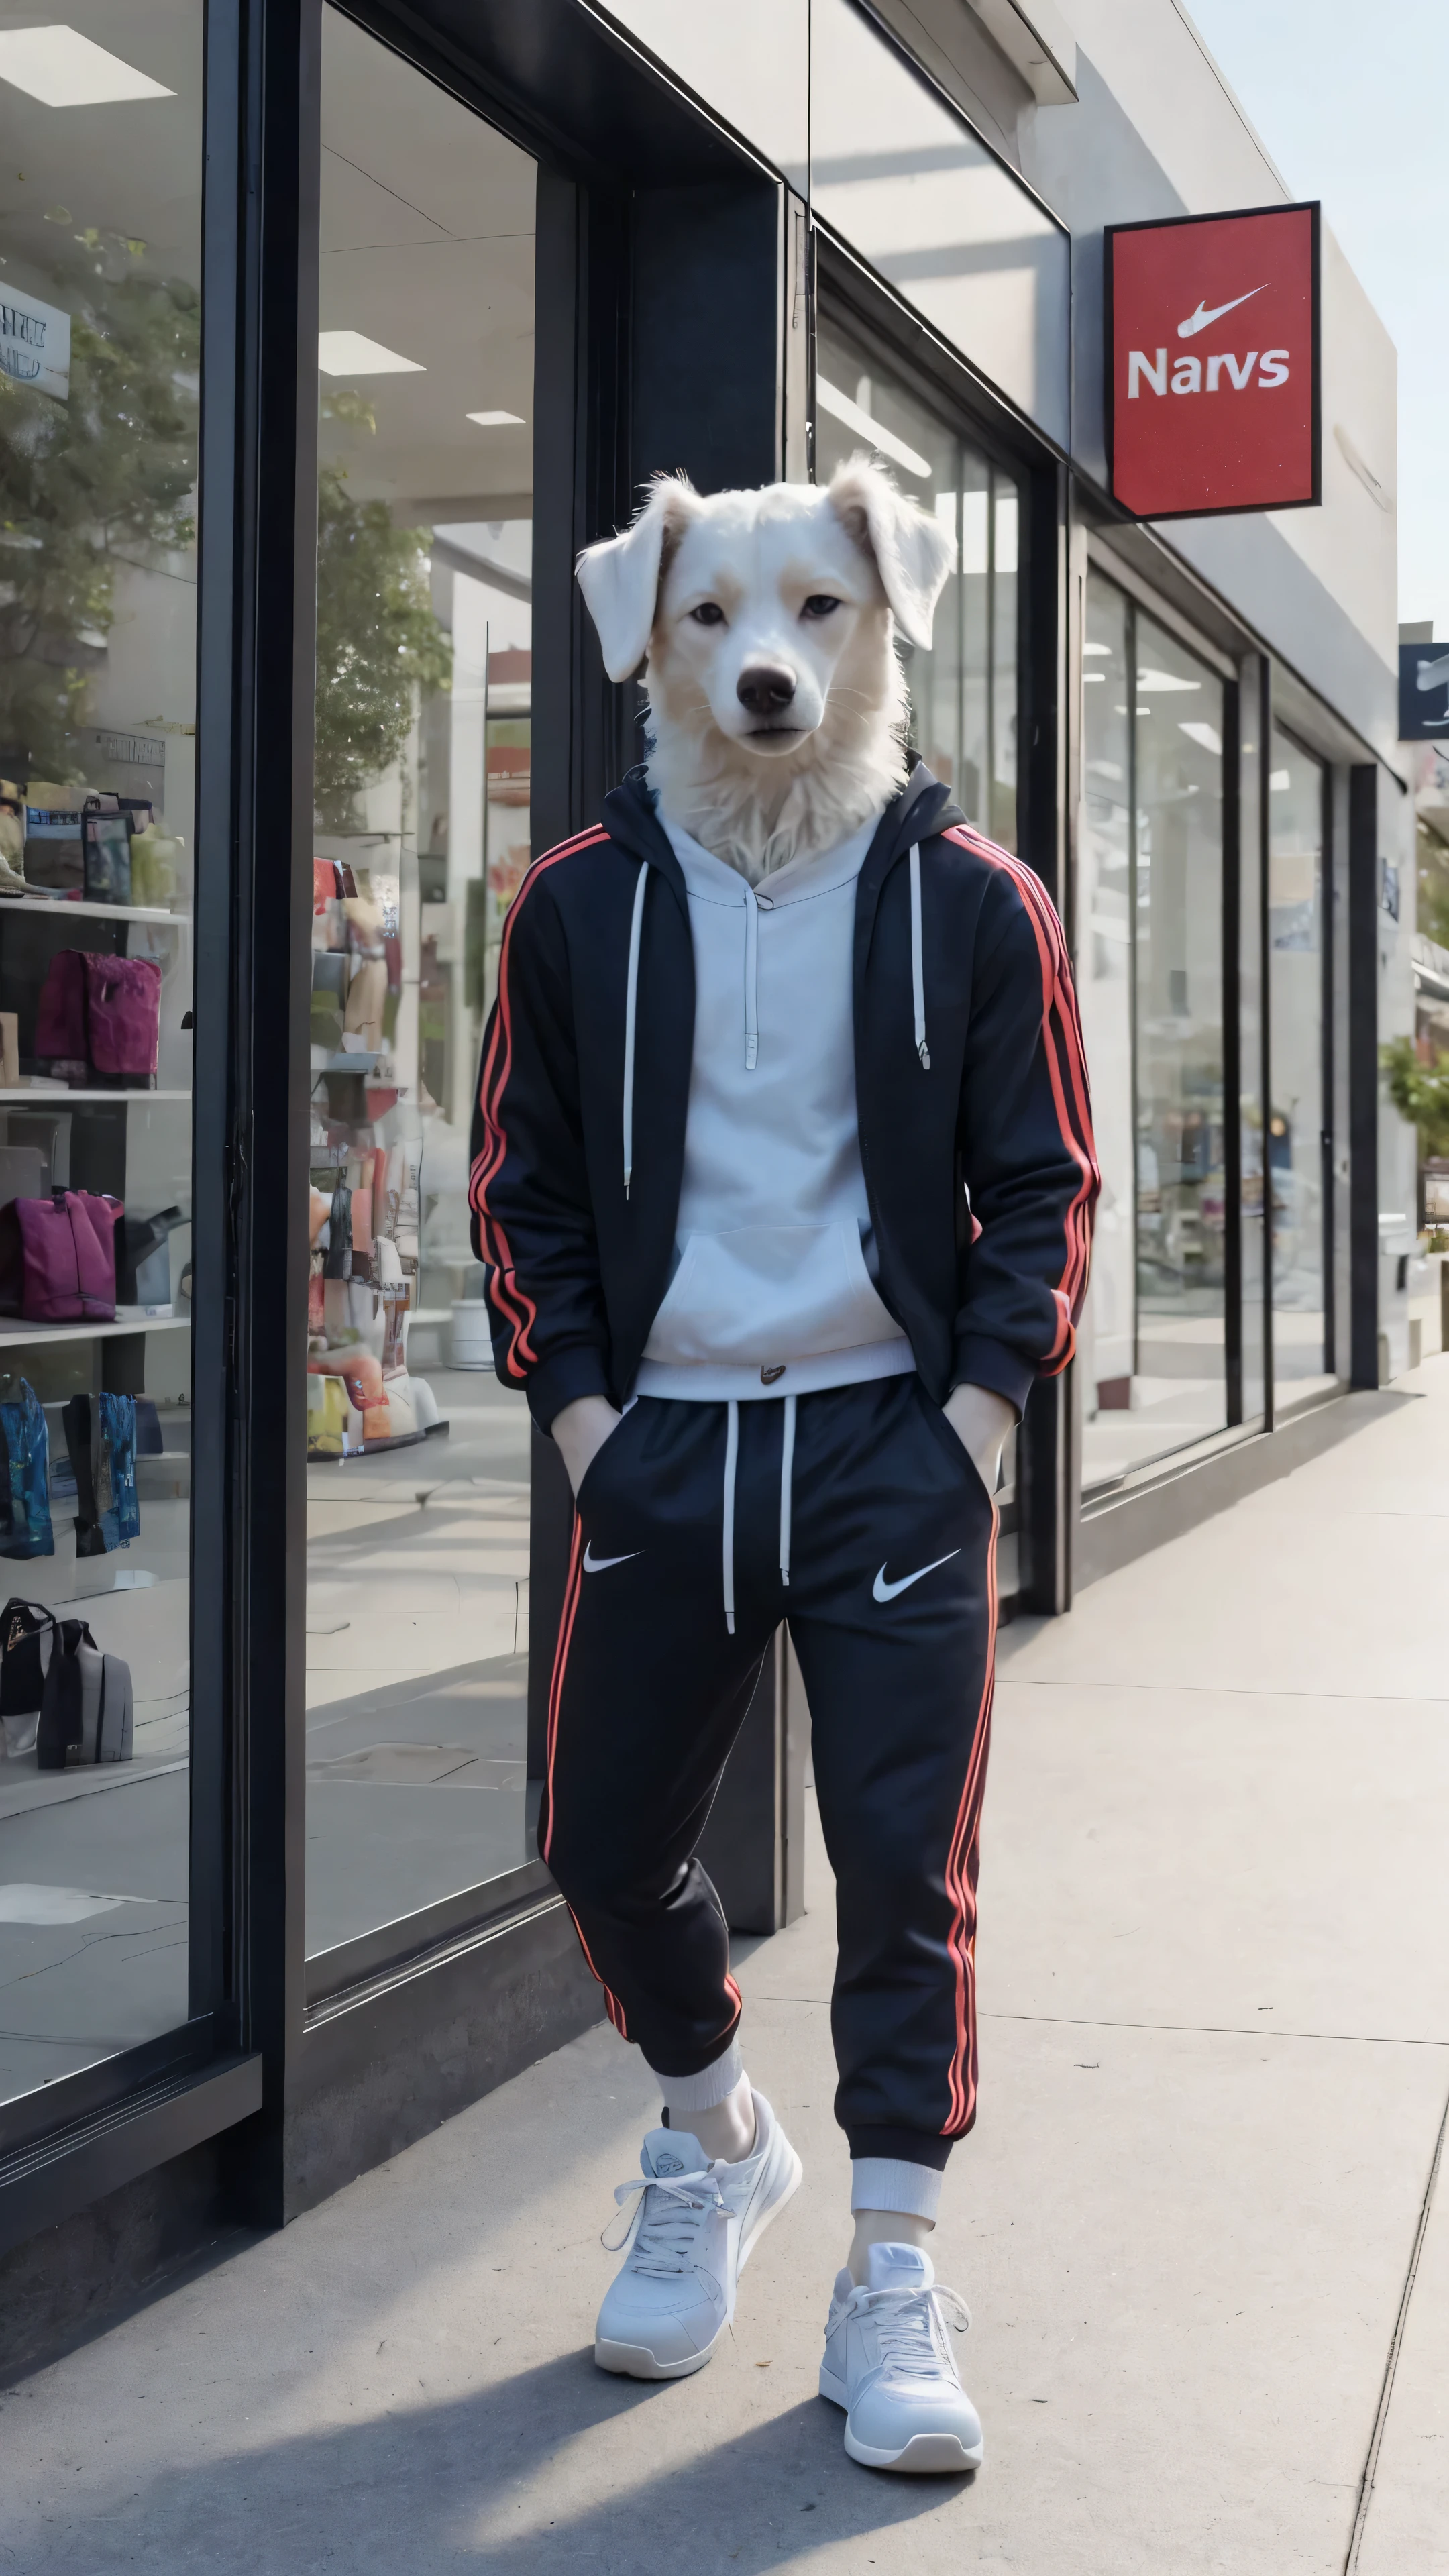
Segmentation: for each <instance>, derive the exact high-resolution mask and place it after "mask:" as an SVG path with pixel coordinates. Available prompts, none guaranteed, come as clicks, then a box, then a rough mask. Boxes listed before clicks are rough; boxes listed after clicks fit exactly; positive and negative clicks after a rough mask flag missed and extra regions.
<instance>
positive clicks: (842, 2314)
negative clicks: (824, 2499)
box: [820, 2245, 982, 2474]
mask: <svg viewBox="0 0 1449 2576" xmlns="http://www.w3.org/2000/svg"><path fill="white" fill-rule="evenodd" d="M869 2263H870V2269H869V2272H868V2274H867V2276H866V2279H865V2280H864V2282H863V2283H862V2284H861V2285H860V2287H859V2288H857V2287H856V2284H855V2283H854V2282H853V2281H852V2279H851V2277H850V2274H849V2273H848V2272H841V2273H840V2274H839V2275H838V2277H837V2279H836V2283H835V2296H834V2298H833V2299H832V2301H831V2303H830V2318H829V2322H828V2324H827V2325H826V2328H825V2359H824V2360H823V2362H822V2363H821V2365H820V2394H821V2396H822V2397H828V2398H829V2399H830V2401H831V2404H832V2405H834V2406H843V2407H844V2408H845V2447H846V2450H847V2451H848V2452H849V2454H850V2457H851V2458H852V2459H853V2460H861V2461H863V2462H864V2464H865V2466H866V2467H867V2468H868V2469H906V2470H912V2471H915V2472H917V2473H918V2474H925V2473H929V2472H933V2471H934V2472H939V2471H941V2470H943V2469H979V2468H980V2466H981V2459H982V2440H981V2418H980V2416H979V2415H978V2414H977V2412H976V2409H975V2407H974V2406H973V2405H972V2403H971V2400H970V2398H969V2397H968V2396H967V2394H966V2391H965V2389H964V2388H963V2387H962V2385H961V2382H960V2380H959V2378H958V2377H957V2375H956V2363H955V2359H954V2356H953V2354H952V2351H951V2346H950V2342H949V2339H948V2337H947V2333H946V2324H947V2321H948V2320H949V2322H950V2324H951V2325H953V2326H954V2327H955V2329H956V2331H957V2333H958V2334H964V2333H965V2331H966V2328H967V2327H968V2326H969V2325H970V2323H971V2316H970V2311H969V2309H968V2308H967V2307H966V2306H965V2304H964V2302H963V2301H962V2300H960V2299H958V2298H957V2296H956V2293H955V2291H954V2290H938V2289H937V2288H936V2275H935V2273H934V2271H933V2270H932V2267H931V2260H930V2257H929V2255H927V2254H923V2253H922V2252H921V2249H920V2247H919V2246H918V2245H872V2247H871V2249H870V2256H869Z"/></svg>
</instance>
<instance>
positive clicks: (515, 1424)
mask: <svg viewBox="0 0 1449 2576" xmlns="http://www.w3.org/2000/svg"><path fill="white" fill-rule="evenodd" d="M322 141H323V155H322V219H321V286H320V333H321V336H320V345H319V350H318V362H319V378H318V382H319V408H320V465H319V478H318V547H317V588H318V605H317V700H316V753H315V806H316V812H315V838H314V842H313V849H314V853H315V855H314V863H313V912H312V1029H311V1038H312V1048H311V1138H312V1174H311V1212H312V1219H311V1223H312V1245H313V1249H312V1261H311V1273H312V1275H311V1280H310V1289H309V1300H308V1311H307V1316H306V1331H307V1341H308V1354H309V1356H308V1380H307V1384H308V1407H307V1421H306V1440H307V1457H308V1468H307V1477H308V1594H307V1604H308V1607H307V1834H308V1842H307V1855H308V1860H307V1948H308V1955H309V1957H311V1958H318V1957H320V1958H322V1959H323V1960H324V1961H325V1960H328V1959H331V1960H332V1961H333V1962H334V1963H337V1962H339V1961H341V1962H342V1963H343V1964H345V1955H346V1953H347V1952H348V1949H349V1945H354V1944H356V1943H357V1942H359V1941H360V1940H363V1939H364V1937H366V1936H375V1935H377V1934H378V1933H379V1932H380V1931H382V1930H384V1929H385V1927H387V1926H389V1925H392V1924H400V1923H401V1922H402V1921H403V1920H404V1919H405V1918H407V1917H410V1916H416V1915H417V1914H418V1913H419V1912H420V1911H422V1910H423V1909H426V1908H429V1907H432V1906H435V1905H438V1904H440V1903H442V1902H443V1901H444V1900H447V1899H450V1898H455V1897H457V1896H459V1895H460V1894H465V1893H466V1892H467V1891H469V1890H472V1889H475V1888H477V1887H479V1886H480V1885H482V1884H483V1883H484V1882H489V1881H496V1880H498V1879H499V1878H500V1877H502V1876H503V1875H504V1874H505V1873H507V1872H509V1871H511V1870H515V1869H517V1868H519V1867H520V1866H521V1865H523V1864H524V1863H525V1862H526V1861H527V1859H528V1858H529V1856H530V1853H529V1845H528V1841H527V1836H526V1831H525V1796H524V1778H525V1760H526V1745H525V1670H524V1656H523V1649H524V1645H525V1641H526V1635H527V1608H528V1561H529V1560H528V1510H529V1474H528V1460H529V1428H528V1415H527V1411H526V1408H525V1406H524V1404H523V1401H522V1399H521V1397H519V1396H518V1395H516V1394H512V1393H509V1392H507V1391H505V1390H502V1389H500V1387H499V1386H498V1383H497V1380H496V1378H495V1377H494V1375H493V1368H492V1356H491V1352H490V1349H489V1343H488V1333H487V1321H486V1310H485V1308H484V1305H483V1273H482V1270H481V1269H480V1267H479V1266H478V1264H477V1263H476V1262H475V1261H474V1259H473V1256H472V1251H471V1247H470V1244H469V1235H468V1223H469V1219H468V1196H467V1183H468V1131H469V1120H470V1116H471V1112H472V1102H473V1090H474V1084H475V1081H476V1077H477V1068H478V1056H479V1045H480V1040H481V1037H482V1031H483V1025H484V1020H485V1017H486V1014H487V1011H488V1008H489V1005H490V1003H491V1001H492V998H493V994H494V991H495V989H496V983H497V963H498V944H499V938H500V933H501V928H502V924H503V920H504V918H505V916H506V913H507V910H508V906H509V904H510V902H511V900H512V898H513V895H514V893H515V891H516V890H517V887H518V884H519V882H520V879H521V877H522V875H523V871H524V869H525V868H526V866H527V864H528V858H529V793H530V751H529V743H530V708H531V675H532V649H531V648H532V623H531V607H530V602H531V575H532V522H533V498H532V491H533V470H532V459H533V434H532V412H533V245H534V195H535V185H534V182H535V170H534V164H533V162H532V161H531V160H529V159H528V158H527V157H526V156H525V155H524V154H523V153H522V152H520V151H518V150H517V149H516V148H515V147H514V146H513V145H512V144H511V143H508V142H507V141H505V140H504V138H503V137H502V136H501V135H499V134H497V133H495V132H494V131H493V130H492V129H491V128H490V127H488V126H486V125H484V124H482V123H481V122H480V121H479V120H478V119H477V118H476V117H474V116H473V115H472V114H471V113H470V112H469V111H468V110H467V109H465V108H464V107H462V106H460V105H459V104H458V103H457V102H456V101H455V100H453V99H452V98H450V97H448V96H447V95H446V94H445V93H444V92H442V91H441V90H439V89H437V88H435V87H434V86H433V85H432V84H431V83H430V82H429V81H427V80H426V79H424V78H423V77H422V75H421V74H419V73H417V72H415V71H413V70H412V69H410V68H409V67H408V66H406V65H405V64H403V63H402V62H400V61H399V60H398V58H397V57H396V56H395V55H394V54H392V53H390V52H388V51H387V50H386V49H385V48H384V47H383V46H382V45H380V44H378V43H376V42H375V41H374V39H373V38H372V37H370V36H368V35H366V34H365V33H364V32H363V31H362V30H360V29H359V28H358V27H356V26H355V25H354V24H353V23H352V22H351V21H350V20H347V19H344V18H342V17H341V16H340V15H338V14H337V13H336V12H335V11H333V10H331V9H328V10H326V11H325V12H324V40H323V88H322ZM301 1320H302V1319H301V1318H300V1317H299V1319H298V1321H299V1325H300V1323H301Z"/></svg>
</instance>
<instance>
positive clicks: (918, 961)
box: [911, 841, 931, 1073]
mask: <svg viewBox="0 0 1449 2576" xmlns="http://www.w3.org/2000/svg"><path fill="white" fill-rule="evenodd" d="M911 1000H912V1002H913V1003H914V1004H915V1012H916V1053H917V1055H918V1056H919V1057H920V1060H921V1071H922V1072H923V1073H929V1072H930V1070H931V1050H930V1048H929V1047H928V1046H927V1044H926V967H925V959H924V956H923V954H922V946H921V845H920V842H919V841H917V842H916V843H915V844H914V846H913V848H912V850H911Z"/></svg>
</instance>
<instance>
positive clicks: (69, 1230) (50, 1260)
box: [0, 1190, 124, 1324]
mask: <svg viewBox="0 0 1449 2576" xmlns="http://www.w3.org/2000/svg"><path fill="white" fill-rule="evenodd" d="M123 1214H124V1210H123V1208H122V1205H121V1202H120V1200H119V1199H113V1198H109V1197H102V1196H99V1195H98V1194H97V1193H96V1192H94V1191H92V1190H52V1192H51V1194H50V1196H49V1198H48V1199H12V1200H11V1201H10V1203H9V1205H8V1206H7V1207H3V1208H0V1311H3V1312H4V1313H6V1314H11V1315H15V1314H18V1315H22V1316H23V1317H24V1319H25V1321H26V1322H27V1323H28V1324H75V1323H90V1324H112V1323H114V1322H115V1319H116V1226H117V1224H118V1222H119V1220H120V1218H121V1217H122V1215H123Z"/></svg>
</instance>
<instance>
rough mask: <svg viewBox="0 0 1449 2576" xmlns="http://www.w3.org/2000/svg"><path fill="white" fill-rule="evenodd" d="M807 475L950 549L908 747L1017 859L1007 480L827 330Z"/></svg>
mask: <svg viewBox="0 0 1449 2576" xmlns="http://www.w3.org/2000/svg"><path fill="white" fill-rule="evenodd" d="M815 415H816V417H815V472H816V479H817V481H819V482H822V483H825V482H828V481H829V479H830V476H831V475H832V474H833V473H834V471H835V468H836V466H837V465H843V464H844V463H846V462H847V460H848V459H849V458H850V457H852V456H855V455H857V454H859V453H861V452H867V453H874V455H875V456H876V457H877V458H878V459H879V460H880V462H881V463H882V464H883V465H885V466H887V467H888V469H889V471H890V473H891V474H892V475H893V477H894V479H895V480H896V482H897V483H898V484H899V485H900V487H901V489H902V490H903V491H905V492H908V493H909V494H910V496H911V498H912V500H914V501H916V502H918V503H919V504H920V506H921V508H922V509H925V510H930V511H931V512H932V513H933V514H934V516H935V518H936V519H937V520H938V522H939V523H940V525H941V526H942V527H944V528H945V529H946V530H947V532H948V534H949V536H950V539H951V548H952V564H951V570H950V573H949V574H948V576H947V579H946V585H945V588H944V590H943V591H942V593H941V597H940V600H939V602H938V604H937V608H936V618H935V627H934V631H933V635H932V641H931V649H930V651H929V652H925V651H921V650H918V649H917V648H916V647H914V646H912V645H909V644H906V643H904V642H902V643H901V644H900V646H899V650H900V655H901V660H902V662H903V664H904V666H905V672H906V679H907V682H908V685H909V689H910V711H911V736H910V738H911V744H912V747H913V749H914V751H915V752H916V754H917V755H918V757H919V758H920V759H922V760H923V761H924V762H925V764H926V767H927V768H928V769H929V770H931V771H932V773H933V774H934V776H935V777H937V778H939V779H940V780H941V782H942V784H943V785H944V786H947V787H949V788H950V790H951V792H952V794H953V796H954V797H955V799H956V802H957V804H958V805H959V806H960V807H961V810H962V812H963V813H964V814H965V816H966V818H967V820H968V822H971V823H974V824H975V825H976V826H977V828H978V830H980V831H982V832H985V833H986V834H987V836H988V837H989V838H990V839H991V840H993V841H995V842H997V843H998V844H999V845H1000V847H1001V848H1002V849H1005V850H1011V851H1015V849H1016V845H1017V670H1018V653H1019V634H1020V621H1019V594H1020V547H1019V538H1020V525H1021V493H1020V488H1019V486H1018V484H1017V481H1016V478H1015V476H1014V475H1012V474H1010V473H1009V472H1008V471H1007V470H1006V468H1005V467H1004V466H1001V465H998V464H996V463H995V462H994V461H993V460H992V459H991V458H990V457H988V456H986V455H985V454H984V453H983V452H982V450H981V449H980V448H978V447H977V446H975V445H974V443H973V442H972V441H971V440H969V439H966V438H963V437H962V436H961V434H960V432H959V431H958V430H956V429H955V428H953V427H951V426H950V425H949V424H948V423H947V422H945V421H944V420H942V419H941V418H940V417H939V415H938V414H937V413H935V412H934V411H931V410H930V409H929V408H928V407H927V406H926V404H924V403H923V402H922V401H921V400H920V399H919V397H918V395H916V394H915V393H914V392H913V391H912V390H911V388H910V386H909V385H908V384H906V383H905V382H904V381H903V380H902V378H901V377H900V376H899V375H898V374H897V373H896V372H895V370H894V369H893V368H892V367H890V366H889V365H887V364H883V363H882V360H881V358H880V356H879V353H873V352H872V351H871V350H870V348H869V347H868V346H867V344H866V343H865V342H864V341H863V340H860V339H857V338H856V336H855V335H854V334H853V333H852V332H851V331H850V330H849V329H848V328H846V327H845V326H843V325H842V324H840V323H838V322H836V321H835V320H834V319H832V318H830V317H825V318H823V319H822V321H821V324H820V330H819V335H818V344H817V350H816V379H815ZM998 1502H999V1506H1000V1511H1001V1533H1002V1539H1001V1554H1000V1567H999V1570H1000V1580H1001V1585H1002V1590H1003V1593H1004V1594H1010V1593H1011V1592H1012V1591H1014V1590H1015V1588H1016V1582H1017V1564H1018V1541H1017V1517H1016V1433H1015V1431H1014V1430H1013V1431H1012V1432H1011V1433H1010V1434H1009V1435H1008V1438H1007V1442H1006V1446H1005V1449H1004V1450H1003V1452H1002V1461H1001V1486H1000V1491H999V1495H998Z"/></svg>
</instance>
